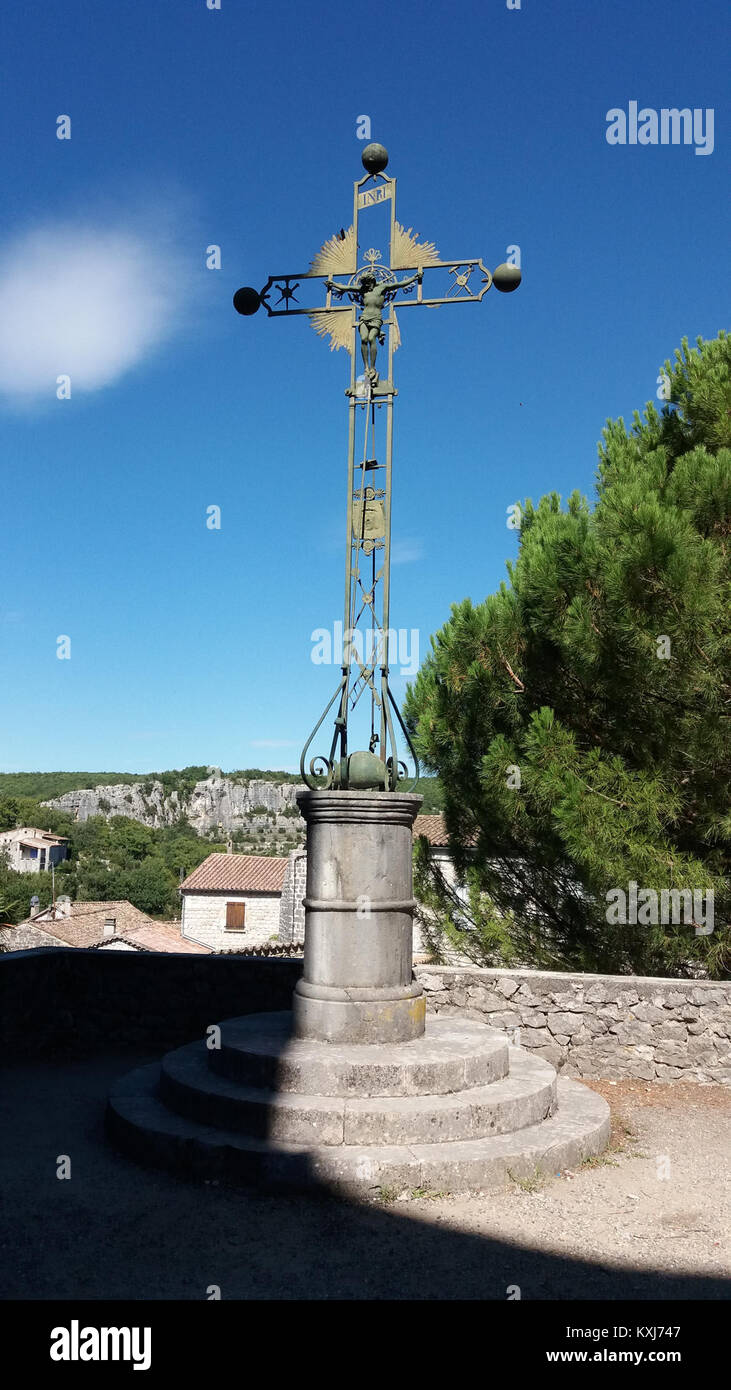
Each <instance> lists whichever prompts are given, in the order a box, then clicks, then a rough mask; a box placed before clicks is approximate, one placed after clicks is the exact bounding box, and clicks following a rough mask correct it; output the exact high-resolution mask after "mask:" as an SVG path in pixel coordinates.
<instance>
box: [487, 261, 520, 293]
mask: <svg viewBox="0 0 731 1390" xmlns="http://www.w3.org/2000/svg"><path fill="white" fill-rule="evenodd" d="M520 278H521V277H520V271H519V270H518V267H517V265H508V262H507V261H503V263H502V265H499V266H498V267H497V269H496V270H493V272H492V283H493V285H494V286H495V289H496V290H500V293H501V294H510V293H511V292H512V291H513V290H517V288H518V285H519V284H520Z"/></svg>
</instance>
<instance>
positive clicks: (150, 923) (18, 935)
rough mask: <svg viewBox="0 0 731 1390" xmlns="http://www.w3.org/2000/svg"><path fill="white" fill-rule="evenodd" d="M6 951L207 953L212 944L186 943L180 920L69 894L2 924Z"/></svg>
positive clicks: (0, 937) (0, 929)
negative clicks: (22, 918)
mask: <svg viewBox="0 0 731 1390" xmlns="http://www.w3.org/2000/svg"><path fill="white" fill-rule="evenodd" d="M0 942H2V945H3V946H4V947H5V949H6V950H7V951H32V950H37V949H38V948H39V947H41V946H76V947H79V948H81V949H87V950H88V949H90V948H92V949H97V948H98V949H102V948H103V949H108V950H114V951H170V952H183V953H185V954H191V953H195V954H201V953H203V954H208V949H209V948H208V947H207V946H203V945H200V944H199V943H197V942H193V941H184V940H183V938H182V936H181V933H180V923H179V922H156V921H154V919H153V918H152V917H148V916H147V914H146V913H144V912H140V910H139V908H137V907H133V906H132V903H130V902H127V901H126V899H122V900H121V901H119V902H78V903H72V902H71V900H70V899H69V898H68V897H66V896H64V897H60V898H59V899H58V901H57V902H56V903H54V904H52V906H51V907H46V908H42V909H39V908H37V907H32V908H31V915H30V917H29V918H27V919H26V920H25V921H24V922H19V923H18V925H17V926H9V925H6V926H2V927H0Z"/></svg>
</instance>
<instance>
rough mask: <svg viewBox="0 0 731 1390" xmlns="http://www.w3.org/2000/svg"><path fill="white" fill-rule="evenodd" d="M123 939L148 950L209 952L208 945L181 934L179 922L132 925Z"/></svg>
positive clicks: (184, 952)
mask: <svg viewBox="0 0 731 1390" xmlns="http://www.w3.org/2000/svg"><path fill="white" fill-rule="evenodd" d="M124 939H125V941H130V942H131V943H132V945H133V946H144V947H145V948H146V949H147V950H148V951H169V952H171V953H178V954H180V955H186V956H190V955H197V956H200V955H204V956H209V955H210V954H211V947H210V946H202V945H201V943H200V942H199V941H190V940H189V939H188V937H187V936H181V934H180V923H179V922H150V923H149V924H148V925H147V926H144V927H132V928H131V930H130V931H128V932H125V933H124Z"/></svg>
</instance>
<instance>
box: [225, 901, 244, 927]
mask: <svg viewBox="0 0 731 1390" xmlns="http://www.w3.org/2000/svg"><path fill="white" fill-rule="evenodd" d="M245 917H246V903H226V931H243V930H244V920H245Z"/></svg>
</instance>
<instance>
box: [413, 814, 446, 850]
mask: <svg viewBox="0 0 731 1390" xmlns="http://www.w3.org/2000/svg"><path fill="white" fill-rule="evenodd" d="M414 835H426V838H427V840H428V841H429V844H430V845H438V846H444V847H446V846H447V845H448V844H449V836H448V835H447V827H446V826H445V824H444V816H442V815H436V816H417V817H416V820H415V821H414Z"/></svg>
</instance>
